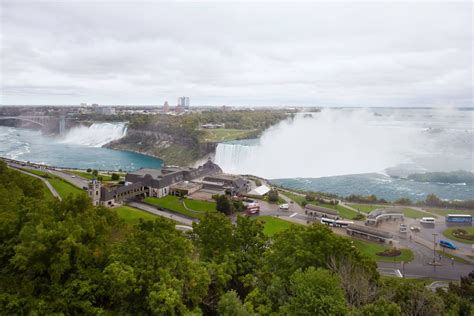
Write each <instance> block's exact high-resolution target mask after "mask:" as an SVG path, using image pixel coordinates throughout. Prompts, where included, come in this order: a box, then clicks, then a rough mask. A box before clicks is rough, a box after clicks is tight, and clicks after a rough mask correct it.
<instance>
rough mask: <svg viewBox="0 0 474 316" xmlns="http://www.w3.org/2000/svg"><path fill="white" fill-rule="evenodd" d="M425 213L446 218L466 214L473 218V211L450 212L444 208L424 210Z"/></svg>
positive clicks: (450, 210)
mask: <svg viewBox="0 0 474 316" xmlns="http://www.w3.org/2000/svg"><path fill="white" fill-rule="evenodd" d="M425 210H426V211H427V212H430V213H434V214H438V215H441V216H446V215H448V214H467V215H472V216H474V210H452V209H444V208H426V209H425Z"/></svg>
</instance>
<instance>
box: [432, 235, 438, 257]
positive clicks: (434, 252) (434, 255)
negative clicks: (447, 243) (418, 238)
mask: <svg viewBox="0 0 474 316" xmlns="http://www.w3.org/2000/svg"><path fill="white" fill-rule="evenodd" d="M436 236H438V234H433V264H435V263H436Z"/></svg>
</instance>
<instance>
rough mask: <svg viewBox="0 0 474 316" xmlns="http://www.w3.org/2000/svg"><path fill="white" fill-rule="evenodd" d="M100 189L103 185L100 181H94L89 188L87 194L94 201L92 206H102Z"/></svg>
mask: <svg viewBox="0 0 474 316" xmlns="http://www.w3.org/2000/svg"><path fill="white" fill-rule="evenodd" d="M100 189H101V184H100V181H98V180H96V179H94V180H92V181H90V182H89V186H88V188H87V194H88V195H89V198H90V199H91V201H92V205H94V206H98V205H99V204H100Z"/></svg>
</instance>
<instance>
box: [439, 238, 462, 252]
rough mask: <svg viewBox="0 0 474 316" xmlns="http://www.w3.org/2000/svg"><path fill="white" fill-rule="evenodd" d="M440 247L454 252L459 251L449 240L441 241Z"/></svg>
mask: <svg viewBox="0 0 474 316" xmlns="http://www.w3.org/2000/svg"><path fill="white" fill-rule="evenodd" d="M439 245H440V246H441V247H444V248H449V249H453V250H456V249H458V248H457V247H456V246H455V245H454V244H453V243H452V242H450V241H448V240H440V241H439Z"/></svg>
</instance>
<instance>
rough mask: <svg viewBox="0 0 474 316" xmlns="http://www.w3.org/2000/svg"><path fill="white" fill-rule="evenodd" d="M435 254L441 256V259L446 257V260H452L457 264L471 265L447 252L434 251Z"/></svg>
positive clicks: (467, 261)
mask: <svg viewBox="0 0 474 316" xmlns="http://www.w3.org/2000/svg"><path fill="white" fill-rule="evenodd" d="M436 252H437V253H438V254H440V255H442V256H443V257H446V258H449V259H451V258H453V259H454V261H456V262H459V263H465V264H471V263H472V262H471V261H469V260H466V259H464V258H461V257H458V256H456V255H453V254H451V253H448V252H446V251H443V250H436ZM436 260H438V259H436Z"/></svg>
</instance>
